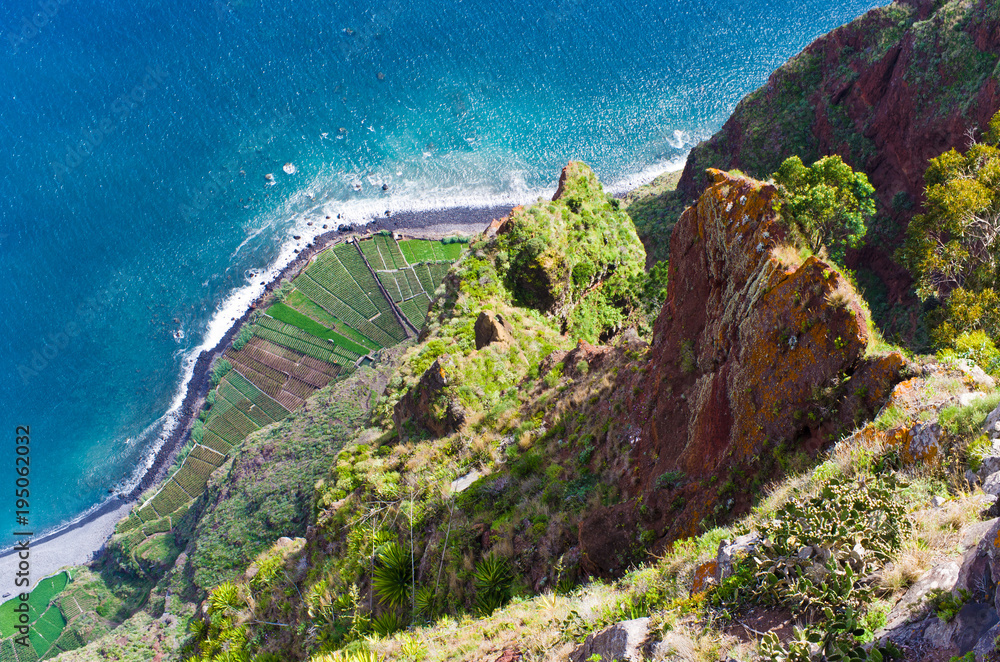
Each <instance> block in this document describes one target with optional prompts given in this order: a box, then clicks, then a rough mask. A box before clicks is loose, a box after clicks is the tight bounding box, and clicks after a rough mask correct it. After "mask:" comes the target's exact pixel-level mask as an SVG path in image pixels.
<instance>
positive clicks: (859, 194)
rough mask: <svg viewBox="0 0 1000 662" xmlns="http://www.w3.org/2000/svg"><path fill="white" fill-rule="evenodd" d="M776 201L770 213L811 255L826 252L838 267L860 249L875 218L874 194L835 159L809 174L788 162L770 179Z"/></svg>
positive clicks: (826, 160) (861, 175)
mask: <svg viewBox="0 0 1000 662" xmlns="http://www.w3.org/2000/svg"><path fill="white" fill-rule="evenodd" d="M773 178H774V181H775V183H776V184H777V185H778V190H779V191H780V196H779V198H778V202H777V203H776V204H775V208H776V209H777V210H778V213H779V214H781V217H782V220H783V221H784V222H785V223H786V225H788V227H789V228H790V229H791V230H792V231H793V232H794V233H795V234H796V235H798V236H799V237H801V240H802V241H803V243H804V244H805V245H806V246H807V247H808V248H809V250H811V251H812V252H813V253H820V251H821V250H825V251H826V252H827V253H828V254H829V256H830V258H831V259H832V260H833V261H834V262H836V263H837V264H838V265H840V266H841V267H843V264H844V252H845V250H846V249H847V248H857V247H858V246H860V245H861V242H862V240H863V239H864V238H865V234H866V233H867V232H868V227H867V224H868V222H869V220H870V219H871V217H872V216H873V215H874V214H875V189H874V188H872V185H871V184H869V183H868V177H867V176H865V174H864V173H863V172H854V170H852V169H851V167H850V166H849V165H847V164H846V163H844V161H843V160H842V159H841V158H840V157H839V156H837V155H834V156H825V157H823V158H821V159H819V160H818V161H816V162H815V163H814V164H812V165H811V166H809V167H808V168H807V167H806V166H805V165H803V163H802V159H800V158H799V157H797V156H791V157H789V158H788V159H786V160H785V162H784V163H782V164H781V167H780V168H778V171H777V172H775V173H774V175H773Z"/></svg>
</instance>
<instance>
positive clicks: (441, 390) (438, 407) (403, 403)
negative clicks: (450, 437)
mask: <svg viewBox="0 0 1000 662" xmlns="http://www.w3.org/2000/svg"><path fill="white" fill-rule="evenodd" d="M450 367H451V362H450V361H449V360H448V358H447V356H442V357H439V358H438V359H437V360H436V361H434V363H433V364H432V365H431V367H430V368H428V369H427V371H426V372H424V374H423V375H421V377H420V381H419V382H417V385H416V386H414V387H413V388H411V389H410V390H409V391H407V392H406V395H404V396H403V397H402V398H401V399H400V400H399V402H397V403H396V406H395V407H394V408H393V413H392V420H393V422H394V423H395V425H396V430H397V432H398V433H399V435H400V436H401V437H402V438H408V437H409V436H410V434H411V432H414V431H416V430H419V429H423V430H426V431H427V432H430V433H431V434H432V435H434V436H437V437H442V436H444V435H447V434H451V433H452V432H455V431H456V430H458V429H459V428H460V427H461V426H462V425H463V424H464V423H465V408H464V407H463V406H462V403H461V402H460V401H459V400H458V397H457V396H456V395H455V394H454V393H453V392H452V389H451V388H450V382H449V379H448V370H449V368H450Z"/></svg>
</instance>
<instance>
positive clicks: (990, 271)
mask: <svg viewBox="0 0 1000 662" xmlns="http://www.w3.org/2000/svg"><path fill="white" fill-rule="evenodd" d="M998 143H1000V114H998V115H996V116H994V118H993V120H992V121H991V122H990V127H989V130H988V131H987V134H986V137H985V142H976V143H974V144H973V145H972V146H971V147H970V148H969V149H968V150H967V151H966V152H965V153H964V154H963V153H960V152H958V151H956V150H954V149H952V150H950V151H948V152H945V153H944V154H942V155H941V156H939V157H937V158H934V159H931V161H930V165H929V166H928V168H927V173H926V175H925V181H926V190H925V197H926V201H925V205H924V213H922V214H918V215H917V216H916V217H914V219H913V221H912V222H911V223H910V225H909V227H908V228H907V231H906V242H905V243H904V245H903V247H902V248H901V249H900V251H899V255H898V257H899V260H900V261H901V262H902V263H903V264H904V265H905V266H906V267H907V268H908V269H909V270H910V272H911V273H912V274H913V276H914V279H915V280H916V285H917V294H918V295H919V296H920V298H921V299H924V300H928V299H930V300H934V301H936V302H938V303H939V304H941V306H940V308H939V309H938V310H936V311H935V312H934V313H933V314H932V321H933V324H934V328H933V331H932V333H931V336H932V338H933V340H934V341H935V343H936V344H937V345H938V346H939V347H951V348H953V349H955V350H957V351H960V352H961V351H966V352H967V351H968V349H969V346H970V345H978V346H979V347H981V348H982V349H980V350H979V351H980V353H985V354H986V355H989V356H986V357H984V358H987V359H988V360H990V361H992V360H993V358H994V357H993V356H992V354H993V353H994V352H995V351H996V349H995V344H996V342H997V341H998V339H1000V318H998V317H997V313H996V311H997V310H998V308H1000V297H998V295H997V291H998V289H1000V283H998V278H1000V274H998V271H997V270H998V266H1000V248H998V244H997V242H996V235H997V233H998V231H1000V224H998V219H1000V176H998V173H1000V147H998ZM976 331H982V332H983V333H984V334H985V335H986V336H987V337H988V340H989V341H990V343H986V342H985V339H983V338H982V337H981V336H979V337H972V336H970V335H969V334H971V333H973V332H976ZM959 345H963V346H964V349H959Z"/></svg>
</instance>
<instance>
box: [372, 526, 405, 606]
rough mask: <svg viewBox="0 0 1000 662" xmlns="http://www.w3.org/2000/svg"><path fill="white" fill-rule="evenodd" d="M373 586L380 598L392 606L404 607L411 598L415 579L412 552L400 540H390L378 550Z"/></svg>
mask: <svg viewBox="0 0 1000 662" xmlns="http://www.w3.org/2000/svg"><path fill="white" fill-rule="evenodd" d="M378 560H379V565H378V567H377V568H375V573H374V576H373V578H372V587H373V588H374V589H375V593H377V594H378V597H379V599H380V600H381V601H382V602H383V603H385V604H386V605H388V606H389V607H391V608H398V607H403V606H405V605H406V603H407V602H408V601H409V599H410V587H411V582H412V580H413V573H412V568H413V566H412V561H411V559H410V554H409V553H408V552H407V551H406V550H405V549H403V547H402V545H400V544H399V543H398V542H390V543H387V544H386V545H384V546H383V547H382V549H381V550H379V552H378Z"/></svg>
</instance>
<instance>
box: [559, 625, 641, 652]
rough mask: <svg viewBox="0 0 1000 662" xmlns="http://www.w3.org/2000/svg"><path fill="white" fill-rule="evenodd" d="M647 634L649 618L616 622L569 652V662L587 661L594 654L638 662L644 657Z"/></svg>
mask: <svg viewBox="0 0 1000 662" xmlns="http://www.w3.org/2000/svg"><path fill="white" fill-rule="evenodd" d="M648 636H649V618H648V617H647V618H637V619H635V620H631V621H624V622H622V623H617V624H615V625H612V626H611V627H609V628H606V629H604V630H601V631H600V632H597V633H595V634H592V635H589V636H588V637H587V638H586V640H584V642H583V643H582V644H580V645H579V646H577V648H576V650H574V651H573V652H572V653H570V656H569V659H570V662H587V660H589V659H591V657H593V656H594V655H600V659H601V660H608V661H609V662H610V661H611V660H617V661H618V662H640V661H641V660H643V659H644V654H643V646H644V644H645V643H646V639H647V637H648Z"/></svg>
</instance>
